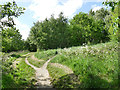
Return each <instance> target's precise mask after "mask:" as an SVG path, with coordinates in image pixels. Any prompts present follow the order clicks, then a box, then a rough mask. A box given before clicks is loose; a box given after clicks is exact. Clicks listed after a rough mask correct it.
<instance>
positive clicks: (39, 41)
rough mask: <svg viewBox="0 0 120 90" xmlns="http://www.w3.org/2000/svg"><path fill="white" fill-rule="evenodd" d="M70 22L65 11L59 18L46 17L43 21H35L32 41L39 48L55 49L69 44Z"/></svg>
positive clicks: (31, 32)
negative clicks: (65, 15) (64, 14)
mask: <svg viewBox="0 0 120 90" xmlns="http://www.w3.org/2000/svg"><path fill="white" fill-rule="evenodd" d="M68 32H69V31H68V22H67V18H65V17H64V16H63V13H60V14H59V17H58V18H56V19H55V18H54V16H53V15H51V18H50V19H49V20H48V19H45V20H44V21H42V22H39V21H38V22H36V23H34V26H33V27H32V28H31V30H30V35H29V38H30V41H31V42H32V43H34V44H35V45H36V46H37V48H38V49H54V48H63V47H67V46H68V41H69V40H68Z"/></svg>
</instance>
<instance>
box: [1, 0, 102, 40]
mask: <svg viewBox="0 0 120 90" xmlns="http://www.w3.org/2000/svg"><path fill="white" fill-rule="evenodd" d="M7 1H12V0H1V1H0V4H4V3H5V2H7ZM15 1H16V3H17V5H18V6H19V7H25V8H26V10H25V12H24V14H23V15H21V16H19V17H18V18H14V20H15V23H16V27H17V29H19V31H20V33H21V34H22V38H23V39H26V38H27V37H28V35H29V32H30V28H31V27H32V26H33V22H36V21H38V20H39V21H43V20H44V19H45V18H50V16H51V14H54V16H55V17H56V18H57V17H58V14H59V13H60V12H61V11H62V12H63V13H64V15H65V16H66V17H68V18H69V19H70V18H72V17H73V16H74V15H75V14H77V13H79V12H85V13H88V12H89V11H90V9H92V10H94V11H96V10H98V9H100V8H101V7H103V5H102V2H103V1H104V0H15Z"/></svg>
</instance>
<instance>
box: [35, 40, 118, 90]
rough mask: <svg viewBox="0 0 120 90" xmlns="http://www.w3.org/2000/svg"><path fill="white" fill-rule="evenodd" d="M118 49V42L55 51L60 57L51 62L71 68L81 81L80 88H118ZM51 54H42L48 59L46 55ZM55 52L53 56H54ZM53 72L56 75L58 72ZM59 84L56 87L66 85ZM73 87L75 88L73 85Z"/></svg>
mask: <svg viewBox="0 0 120 90" xmlns="http://www.w3.org/2000/svg"><path fill="white" fill-rule="evenodd" d="M117 48H118V43H117V42H108V43H101V44H97V45H92V46H79V47H71V48H64V49H57V50H53V52H54V51H58V55H57V56H56V57H55V58H53V60H51V62H52V63H61V64H64V65H66V66H68V67H69V68H71V69H72V70H73V71H74V74H75V75H76V76H77V77H78V79H79V82H80V85H79V86H78V88H117V86H118V50H117ZM50 52H52V51H51V50H50V51H49V50H47V51H44V53H43V52H42V55H43V56H44V58H46V57H47V55H46V53H49V55H50ZM53 52H52V53H51V55H54V54H53ZM40 53H41V52H39V53H37V54H38V55H39V54H40ZM45 56H46V57H45ZM49 71H50V70H49ZM51 71H52V70H51ZM51 71H50V72H51ZM52 72H53V73H54V72H56V71H52ZM63 78H64V77H63ZM63 80H64V79H63ZM67 82H68V81H67ZM57 83H58V82H57V81H56V87H62V85H63V86H64V84H61V86H60V85H58V84H57ZM57 85H58V86H57ZM72 85H73V84H72ZM71 87H75V86H74V85H73V86H71Z"/></svg>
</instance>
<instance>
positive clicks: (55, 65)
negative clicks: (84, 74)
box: [50, 63, 73, 74]
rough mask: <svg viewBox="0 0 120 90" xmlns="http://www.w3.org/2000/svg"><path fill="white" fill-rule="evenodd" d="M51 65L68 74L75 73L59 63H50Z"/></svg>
mask: <svg viewBox="0 0 120 90" xmlns="http://www.w3.org/2000/svg"><path fill="white" fill-rule="evenodd" d="M50 65H52V66H54V67H58V68H61V69H63V70H64V71H65V72H66V73H67V74H71V73H73V71H72V70H71V69H70V68H68V67H67V66H65V65H62V64H59V63H50Z"/></svg>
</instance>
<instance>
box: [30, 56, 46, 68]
mask: <svg viewBox="0 0 120 90" xmlns="http://www.w3.org/2000/svg"><path fill="white" fill-rule="evenodd" d="M28 61H29V63H30V64H32V65H34V66H36V67H38V68H40V67H42V66H43V64H44V63H45V62H46V61H45V60H44V61H38V60H33V59H31V56H29V57H28Z"/></svg>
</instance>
